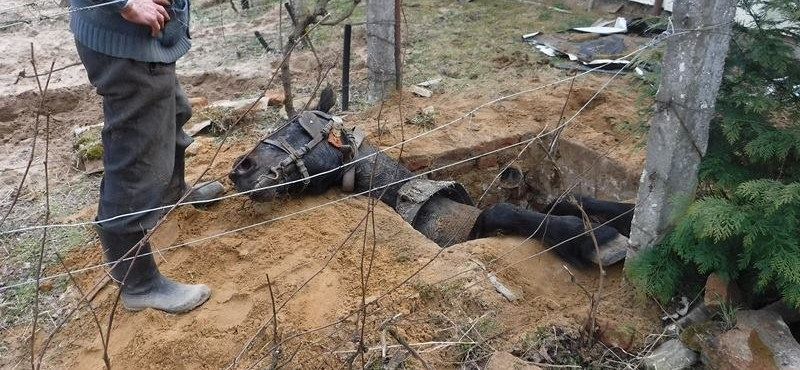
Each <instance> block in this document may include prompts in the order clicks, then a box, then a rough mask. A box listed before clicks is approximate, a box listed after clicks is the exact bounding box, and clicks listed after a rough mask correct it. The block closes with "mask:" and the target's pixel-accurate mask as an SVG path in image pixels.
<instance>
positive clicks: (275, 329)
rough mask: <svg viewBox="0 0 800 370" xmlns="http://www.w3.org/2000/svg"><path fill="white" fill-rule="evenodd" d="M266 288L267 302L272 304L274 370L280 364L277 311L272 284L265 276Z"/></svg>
mask: <svg viewBox="0 0 800 370" xmlns="http://www.w3.org/2000/svg"><path fill="white" fill-rule="evenodd" d="M267 287H268V288H269V301H270V303H271V304H272V350H271V353H272V369H273V370H275V369H276V368H277V367H278V363H279V362H280V359H281V358H280V355H281V349H280V347H279V346H278V310H276V309H275V295H274V294H273V293H272V282H271V281H270V280H269V274H267Z"/></svg>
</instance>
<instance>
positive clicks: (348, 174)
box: [261, 111, 366, 192]
mask: <svg viewBox="0 0 800 370" xmlns="http://www.w3.org/2000/svg"><path fill="white" fill-rule="evenodd" d="M297 120H298V122H299V123H300V126H301V127H303V130H305V131H306V133H308V135H309V136H311V141H309V142H308V143H306V144H305V145H303V146H301V147H300V148H299V149H295V148H293V147H292V145H291V144H289V142H287V141H286V139H285V138H280V139H278V140H273V139H269V138H267V139H264V140H262V141H261V142H263V143H265V144H269V145H272V146H274V147H276V148H278V149H280V150H282V151H284V152H286V154H288V155H289V156H288V157H287V158H285V159H284V160H282V161H281V162H280V163H279V164H278V165H277V166H275V167H273V168H271V169H270V170H271V171H272V172H274V173H275V176H276V179H277V178H280V177H282V176H283V175H284V174H285V173H286V169H287V168H288V167H289V166H291V165H294V166H295V167H296V168H297V170H298V171H299V172H300V174H301V175H302V176H303V184H304V187H305V186H308V184H309V183H310V182H311V180H310V175H309V173H308V169H307V168H306V165H305V162H303V157H304V156H305V155H306V154H307V153H308V152H310V151H311V149H313V148H314V147H315V146H317V145H318V144H319V143H321V142H323V141H326V140H327V139H328V135H329V134H330V133H331V131H332V130H333V129H334V128H335V129H338V130H340V132H341V136H342V138H343V139H345V140H346V145H342V146H341V147H340V148H338V149H339V150H340V151H341V152H342V162H343V165H346V164H348V163H350V162H352V161H353V160H354V159H355V158H357V157H358V148H359V146H361V142H362V141H363V139H364V137H365V136H366V135H365V134H364V132H363V131H361V130H360V129H353V130H347V129H345V128H344V125H343V124H342V121H341V120H340V119H337V118H335V117H333V116H331V115H329V114H327V113H325V112H320V111H305V112H302V113H300V115H299V116H298V117H297ZM284 127H285V126H284ZM281 128H283V127H281ZM281 128H279V129H278V131H280V129H281ZM278 131H275V132H278ZM354 187H355V167H354V166H349V167H348V168H347V169H345V171H344V173H343V175H342V190H344V191H345V192H352V191H353V189H354Z"/></svg>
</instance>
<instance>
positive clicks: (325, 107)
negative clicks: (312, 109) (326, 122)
mask: <svg viewBox="0 0 800 370" xmlns="http://www.w3.org/2000/svg"><path fill="white" fill-rule="evenodd" d="M334 105H336V94H334V92H333V88H332V87H331V85H328V86H325V88H324V89H322V93H320V94H319V102H318V103H317V110H318V111H320V112H325V113H328V112H329V111H330V110H331V108H333V106H334Z"/></svg>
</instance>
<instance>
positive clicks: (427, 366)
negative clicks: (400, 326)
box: [386, 327, 433, 370]
mask: <svg viewBox="0 0 800 370" xmlns="http://www.w3.org/2000/svg"><path fill="white" fill-rule="evenodd" d="M386 331H387V332H388V333H389V335H391V336H392V338H394V340H396V341H397V343H400V344H401V345H402V346H403V347H404V348H405V349H406V351H408V353H410V354H411V356H414V358H416V359H417V361H419V362H420V363H421V364H422V367H424V368H425V369H426V370H433V368H432V367H431V365H430V364H428V361H425V359H424V358H422V356H420V355H419V353H418V352H417V350H415V349H414V347H411V345H410V344H408V341H407V340H406V338H405V337H404V336H403V335H402V334H400V333H398V332H397V330H395V329H394V328H393V327H388V328H386Z"/></svg>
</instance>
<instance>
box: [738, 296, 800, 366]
mask: <svg viewBox="0 0 800 370" xmlns="http://www.w3.org/2000/svg"><path fill="white" fill-rule="evenodd" d="M736 327H739V328H743V329H744V328H752V329H753V330H755V331H756V332H757V333H758V336H759V338H760V339H761V341H762V342H763V343H764V345H766V347H767V348H768V349H769V350H770V351H771V352H772V353H773V357H774V359H775V363H776V365H778V368H779V369H800V344H798V343H797V341H796V340H795V339H794V337H793V336H792V332H791V331H790V330H789V326H788V325H786V323H785V322H784V321H783V319H782V318H781V316H780V314H778V313H777V312H773V311H764V310H759V311H755V310H743V311H739V312H737V313H736Z"/></svg>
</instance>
